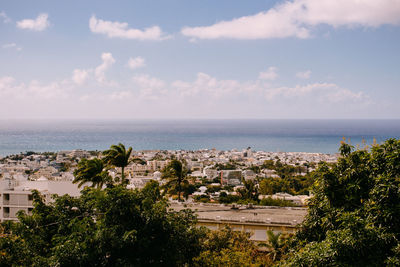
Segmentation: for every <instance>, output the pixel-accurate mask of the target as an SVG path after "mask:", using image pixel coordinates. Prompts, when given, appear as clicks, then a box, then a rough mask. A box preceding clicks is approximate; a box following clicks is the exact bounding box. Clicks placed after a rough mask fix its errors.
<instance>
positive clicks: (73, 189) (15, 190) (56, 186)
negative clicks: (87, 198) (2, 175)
mask: <svg viewBox="0 0 400 267" xmlns="http://www.w3.org/2000/svg"><path fill="white" fill-rule="evenodd" d="M32 190H37V191H39V192H40V193H41V194H42V195H43V196H44V199H45V201H46V202H50V201H52V198H51V195H53V194H58V195H60V196H61V195H64V194H68V195H70V196H74V197H76V196H79V195H80V189H79V188H78V186H77V185H76V184H73V183H72V181H49V180H47V179H46V178H45V177H41V178H39V179H38V180H37V181H27V180H16V179H11V178H8V179H1V180H0V221H5V220H17V213H18V211H21V210H22V211H25V212H26V213H28V214H29V213H30V212H31V211H32V209H33V205H32V201H33V197H32Z"/></svg>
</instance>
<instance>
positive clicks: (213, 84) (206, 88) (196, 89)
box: [171, 72, 246, 98]
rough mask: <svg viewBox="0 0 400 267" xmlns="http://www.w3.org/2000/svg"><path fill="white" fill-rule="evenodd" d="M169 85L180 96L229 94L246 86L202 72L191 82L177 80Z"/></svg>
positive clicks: (214, 96)
mask: <svg viewBox="0 0 400 267" xmlns="http://www.w3.org/2000/svg"><path fill="white" fill-rule="evenodd" d="M171 85H172V87H173V88H175V89H176V90H177V91H178V94H179V96H181V97H187V96H199V95H202V96H204V97H206V98H209V97H212V98H220V97H222V96H229V95H230V94H231V93H237V92H239V91H241V90H242V89H243V88H245V87H246V86H245V84H241V83H240V82H238V81H235V80H218V79H217V78H215V77H212V76H210V75H208V74H206V73H203V72H199V73H197V76H196V80H194V81H193V82H191V83H189V82H183V81H179V80H178V81H175V82H173V83H172V84H171Z"/></svg>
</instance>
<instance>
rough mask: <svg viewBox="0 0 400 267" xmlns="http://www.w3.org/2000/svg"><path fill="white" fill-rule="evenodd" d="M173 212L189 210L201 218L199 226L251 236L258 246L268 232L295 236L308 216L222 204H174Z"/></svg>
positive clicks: (281, 209)
mask: <svg viewBox="0 0 400 267" xmlns="http://www.w3.org/2000/svg"><path fill="white" fill-rule="evenodd" d="M171 208H173V209H174V210H181V209H185V208H189V209H191V210H193V211H194V212H195V213H196V215H197V218H198V223H197V224H198V225H199V226H205V227H207V228H209V229H211V230H217V229H223V228H224V227H225V226H229V227H231V228H232V229H233V230H237V231H244V232H248V233H250V239H251V240H253V241H255V242H265V241H267V231H268V230H272V231H274V232H275V233H276V232H281V233H294V232H295V231H296V230H297V229H298V227H299V224H300V223H301V222H302V221H303V220H304V217H305V215H306V213H307V209H305V208H293V207H292V208H290V207H286V208H285V207H261V206H254V207H249V206H232V205H230V206H226V205H222V204H198V203H192V204H188V203H185V205H183V204H182V203H173V204H172V205H171Z"/></svg>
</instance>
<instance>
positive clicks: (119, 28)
mask: <svg viewBox="0 0 400 267" xmlns="http://www.w3.org/2000/svg"><path fill="white" fill-rule="evenodd" d="M89 28H90V30H91V31H92V32H93V33H98V34H105V35H107V36H108V37H109V38H122V39H135V40H142V41H143V40H155V41H160V40H164V39H167V38H169V36H167V35H165V34H164V33H163V32H162V31H161V28H160V27H158V26H152V27H149V28H145V29H144V30H140V29H134V28H129V25H128V23H126V22H118V21H107V20H102V19H97V18H96V16H95V15H93V16H92V17H91V18H90V20H89Z"/></svg>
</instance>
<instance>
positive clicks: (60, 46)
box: [0, 0, 400, 120]
mask: <svg viewBox="0 0 400 267" xmlns="http://www.w3.org/2000/svg"><path fill="white" fill-rule="evenodd" d="M399 84H400V0H379V1H378V0H291V1H272V0H271V1H267V0H251V1H249V0H218V1H215V0H201V1H199V0H197V1H195V0H185V1H183V0H180V1H178V0H157V1H156V0H146V1H144V0H143V1H134V0H119V1H101V0H95V1H94V0H85V1H78V0H69V1H54V0H37V1H30V0H25V1H22V0H10V1H7V0H0V119H6V120H9V119H214V118H215V119H247V118H251V119H393V118H394V119H399V118H400V105H399V104H398V103H399V99H400V86H399Z"/></svg>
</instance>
